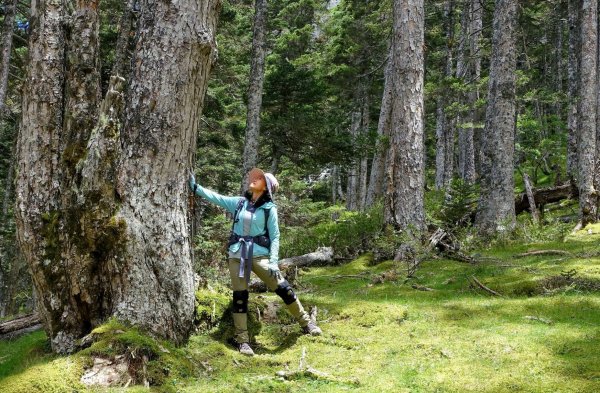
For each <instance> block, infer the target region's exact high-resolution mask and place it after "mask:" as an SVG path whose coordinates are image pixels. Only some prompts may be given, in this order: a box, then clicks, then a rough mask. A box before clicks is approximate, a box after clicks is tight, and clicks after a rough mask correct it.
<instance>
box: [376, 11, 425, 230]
mask: <svg viewBox="0 0 600 393" xmlns="http://www.w3.org/2000/svg"><path fill="white" fill-rule="evenodd" d="M393 23H394V27H393V35H394V37H393V39H392V42H393V56H392V59H391V61H392V66H391V70H392V82H393V88H392V91H393V93H392V94H393V98H392V103H391V107H392V114H391V143H390V149H389V151H388V167H387V171H386V176H387V185H386V188H387V189H386V194H385V202H384V205H385V207H384V218H385V222H386V224H389V225H392V226H394V227H395V228H397V229H400V230H405V229H408V228H412V229H414V230H417V231H420V230H422V229H423V228H424V226H425V213H424V206H423V193H424V188H425V179H424V165H423V164H424V161H423V155H424V146H423V75H424V60H423V49H424V48H423V46H424V10H423V0H394V2H393Z"/></svg>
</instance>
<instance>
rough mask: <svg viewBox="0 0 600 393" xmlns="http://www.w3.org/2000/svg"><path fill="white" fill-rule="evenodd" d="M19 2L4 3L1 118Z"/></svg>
mask: <svg viewBox="0 0 600 393" xmlns="http://www.w3.org/2000/svg"><path fill="white" fill-rule="evenodd" d="M16 8H17V0H8V1H6V2H5V3H4V24H3V26H2V59H1V62H0V116H4V115H5V114H6V112H7V110H6V92H7V91H8V71H9V66H10V53H11V48H12V40H13V26H14V24H15V14H16Z"/></svg>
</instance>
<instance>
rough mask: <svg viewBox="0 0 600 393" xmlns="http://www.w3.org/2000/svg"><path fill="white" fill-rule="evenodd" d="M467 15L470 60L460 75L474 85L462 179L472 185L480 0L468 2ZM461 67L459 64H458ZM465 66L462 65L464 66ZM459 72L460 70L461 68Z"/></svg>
mask: <svg viewBox="0 0 600 393" xmlns="http://www.w3.org/2000/svg"><path fill="white" fill-rule="evenodd" d="M463 12H464V15H463V16H464V17H463V19H462V31H463V34H462V35H463V38H462V39H463V40H466V41H467V42H466V48H465V50H464V51H463V52H467V53H468V54H469V55H468V61H467V62H466V63H467V64H466V65H465V69H464V71H463V72H461V73H460V75H462V76H463V78H465V79H466V80H467V81H468V83H470V84H471V87H470V88H469V92H468V93H467V105H468V106H469V110H468V113H467V115H466V122H467V124H466V125H463V126H461V127H460V128H459V130H458V146H459V147H458V173H459V175H460V178H461V179H463V180H464V181H465V182H466V183H468V184H473V183H474V182H475V176H476V175H475V143H474V133H475V126H474V125H475V123H476V122H477V121H478V118H477V112H478V111H477V109H476V108H475V103H476V101H477V99H478V98H479V97H478V96H479V92H478V88H477V84H478V83H479V77H480V73H481V55H480V53H479V40H480V37H481V27H482V26H481V25H482V22H481V14H482V7H481V4H480V2H479V0H471V1H470V2H469V3H468V4H466V5H465V10H464V11H463ZM457 68H458V67H457ZM461 68H462V67H461ZM457 74H459V73H458V70H457Z"/></svg>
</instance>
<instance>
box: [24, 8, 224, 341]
mask: <svg viewBox="0 0 600 393" xmlns="http://www.w3.org/2000/svg"><path fill="white" fill-rule="evenodd" d="M96 6H97V3H96V2H95V0H92V1H82V2H79V3H77V4H76V6H75V9H73V10H70V11H67V9H66V8H65V4H64V2H62V1H61V0H41V1H40V2H39V3H37V5H36V7H35V8H33V11H32V12H33V15H32V19H31V20H32V26H31V34H30V46H29V48H30V64H29V68H28V75H27V82H26V83H25V84H24V86H25V88H24V94H23V120H22V124H21V129H20V133H19V140H18V148H17V150H18V171H17V173H18V176H17V189H16V195H17V204H16V217H17V235H18V239H19V243H20V245H21V249H22V250H23V253H24V257H25V259H26V260H27V262H28V264H29V266H30V269H31V271H32V275H33V281H34V284H35V288H36V290H37V292H38V293H40V294H43V296H41V297H40V299H39V300H40V302H39V308H40V313H41V316H42V318H43V321H44V325H45V328H46V330H47V333H48V335H49V337H50V338H51V343H52V347H53V349H54V350H55V351H57V352H69V351H72V350H73V349H75V345H76V340H77V339H78V338H79V337H81V336H82V335H84V334H86V333H88V332H89V331H90V329H92V328H93V327H94V326H96V325H97V324H99V323H101V322H103V321H104V320H105V319H106V318H108V317H110V316H116V317H118V318H120V319H123V320H126V321H129V322H130V323H133V324H136V325H138V326H140V327H141V328H143V329H147V330H149V331H151V332H152V333H154V334H156V335H159V336H162V337H165V338H168V339H172V340H174V341H176V342H182V341H184V340H186V338H187V336H188V334H189V332H190V329H191V322H192V315H193V307H194V288H193V273H192V269H191V247H190V244H191V239H190V236H189V230H188V229H189V228H188V224H189V223H188V216H187V214H186V212H187V208H188V206H187V192H188V189H187V182H186V177H187V172H188V171H189V169H190V168H191V166H192V165H191V157H192V152H193V151H194V150H195V141H196V134H197V126H198V121H197V119H198V117H199V115H200V112H201V108H202V101H203V97H204V93H205V91H206V83H207V80H208V72H209V70H210V67H211V61H212V56H213V49H214V47H215V43H214V33H215V27H216V15H217V14H218V6H219V3H218V1H211V0H205V1H202V2H191V1H189V0H184V1H183V2H179V3H177V4H174V3H164V2H155V1H153V0H145V1H142V3H140V4H139V6H140V10H142V11H140V12H139V20H138V26H139V30H138V34H137V35H136V45H135V51H134V53H133V58H132V63H131V64H132V65H133V68H132V72H131V77H130V84H129V87H128V96H127V100H124V96H123V94H122V93H121V91H122V90H123V88H124V87H123V84H124V80H123V79H122V78H119V77H112V78H111V85H110V86H109V89H108V92H107V94H106V97H105V99H104V100H103V101H102V102H101V103H100V102H99V95H98V93H99V74H98V63H97V61H98V15H97V11H96ZM63 70H66V73H65V72H64V71H63ZM123 111H124V115H123V116H122V115H121V112H123ZM63 114H64V115H63ZM121 118H123V119H125V122H124V124H123V126H122V125H121V121H120V119H121ZM96 119H97V120H96Z"/></svg>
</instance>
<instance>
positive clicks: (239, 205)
mask: <svg viewBox="0 0 600 393" xmlns="http://www.w3.org/2000/svg"><path fill="white" fill-rule="evenodd" d="M244 199H245V198H240V200H239V201H238V203H237V206H236V208H235V212H234V213H233V222H232V223H231V231H232V232H233V227H234V226H235V223H236V222H238V221H239V218H238V216H239V215H240V211H241V210H242V207H244Z"/></svg>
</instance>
